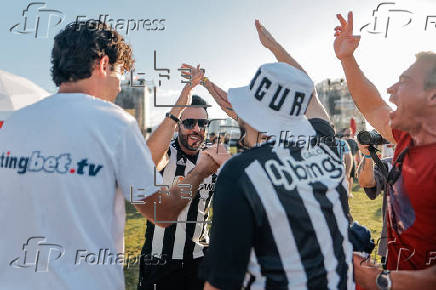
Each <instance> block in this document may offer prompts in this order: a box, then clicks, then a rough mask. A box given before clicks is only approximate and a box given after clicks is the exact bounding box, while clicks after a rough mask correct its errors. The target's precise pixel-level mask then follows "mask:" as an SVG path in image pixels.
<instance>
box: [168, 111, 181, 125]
mask: <svg viewBox="0 0 436 290" xmlns="http://www.w3.org/2000/svg"><path fill="white" fill-rule="evenodd" d="M165 117H167V118H170V119H171V120H173V121H174V122H176V123H179V122H180V119H179V118H177V117H176V116H174V115H173V114H171V113H170V112H168V113H166V114H165Z"/></svg>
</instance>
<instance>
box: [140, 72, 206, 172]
mask: <svg viewBox="0 0 436 290" xmlns="http://www.w3.org/2000/svg"><path fill="white" fill-rule="evenodd" d="M182 67H183V68H188V67H189V68H191V76H192V78H191V84H186V86H185V87H184V88H183V90H182V92H181V93H180V97H179V98H178V99H177V102H176V103H175V105H176V106H175V107H172V108H171V110H170V114H172V115H174V116H175V117H176V118H180V115H181V114H182V111H183V110H184V109H185V107H184V106H186V105H188V104H189V103H190V93H191V90H192V89H193V88H194V87H195V86H197V85H198V84H199V83H200V81H201V79H202V78H203V76H204V73H203V72H202V71H201V70H200V66H199V65H198V66H197V68H194V67H191V66H188V65H186V64H183V65H182ZM176 125H177V123H176V122H175V121H174V120H173V119H171V118H164V120H163V121H162V123H160V125H159V127H158V128H157V129H156V130H155V131H154V132H153V133H152V134H151V136H150V137H149V138H148V140H147V146H148V148H149V149H150V152H151V156H152V159H153V162H154V164H155V165H156V167H157V168H158V170H159V169H160V168H162V167H164V166H165V165H166V162H167V158H166V152H167V150H168V147H169V146H170V142H171V139H172V138H173V135H174V130H175V128H176Z"/></svg>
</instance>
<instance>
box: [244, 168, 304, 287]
mask: <svg viewBox="0 0 436 290" xmlns="http://www.w3.org/2000/svg"><path fill="white" fill-rule="evenodd" d="M245 173H246V174H247V175H248V177H249V178H250V181H251V183H252V184H253V186H254V188H255V189H256V192H257V194H258V195H259V197H260V199H261V201H262V204H263V207H264V208H265V212H266V215H267V218H268V222H269V224H270V225H271V231H272V234H273V237H274V241H275V242H276V245H277V250H278V252H279V255H280V258H281V260H282V263H283V268H284V270H285V273H286V276H287V278H288V281H289V285H290V286H292V287H303V288H304V287H305V286H306V283H307V276H306V272H305V270H304V267H303V264H302V262H301V256H300V253H299V251H298V248H297V245H296V242H295V238H294V235H293V233H292V231H291V228H290V226H289V222H288V218H287V215H286V211H285V210H284V208H283V206H282V204H281V202H280V200H279V199H278V196H277V192H276V191H275V190H274V187H273V186H272V184H271V181H270V180H269V179H268V176H267V174H266V172H265V170H263V168H262V165H261V164H260V163H259V161H257V160H256V161H254V162H252V163H251V164H250V165H249V166H248V167H247V168H245Z"/></svg>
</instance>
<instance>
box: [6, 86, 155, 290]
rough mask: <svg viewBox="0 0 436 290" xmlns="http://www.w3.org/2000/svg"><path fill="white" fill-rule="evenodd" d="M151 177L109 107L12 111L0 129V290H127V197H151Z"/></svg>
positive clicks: (139, 143)
mask: <svg viewBox="0 0 436 290" xmlns="http://www.w3.org/2000/svg"><path fill="white" fill-rule="evenodd" d="M154 178H155V177H154V164H153V161H152V159H151V154H150V152H149V150H148V148H147V146H146V143H145V140H144V138H143V136H142V135H141V133H140V130H139V128H138V126H137V124H136V121H135V119H134V118H133V117H132V116H130V115H129V114H128V113H126V112H124V111H123V110H122V109H121V108H120V107H118V106H116V105H114V104H112V103H109V102H106V101H102V100H99V99H96V98H94V97H92V96H89V95H85V94H55V95H53V96H50V97H48V98H46V99H44V100H42V101H40V102H38V103H36V104H34V105H31V106H28V107H25V108H23V109H22V110H20V111H17V112H16V113H14V114H13V115H12V116H11V117H10V119H8V120H7V122H5V124H4V125H3V128H2V129H1V130H0V230H1V238H0V289H41V290H42V289H44V290H46V289H80V290H82V289H105V290H106V289H124V278H123V272H122V269H123V267H122V264H123V258H124V259H125V258H127V256H123V253H122V251H123V229H124V221H125V210H124V198H126V199H127V200H130V195H131V192H132V193H133V200H135V201H138V200H141V199H143V198H144V197H146V196H149V195H151V194H153V193H155V192H156V191H157V190H158V189H159V187H157V186H155V184H162V180H161V176H160V174H156V180H154ZM131 189H132V191H131ZM123 195H124V198H123Z"/></svg>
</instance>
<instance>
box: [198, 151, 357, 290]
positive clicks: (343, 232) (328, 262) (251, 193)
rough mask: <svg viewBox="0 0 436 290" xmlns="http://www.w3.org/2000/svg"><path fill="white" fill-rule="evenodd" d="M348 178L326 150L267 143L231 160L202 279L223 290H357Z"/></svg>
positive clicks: (220, 187)
mask: <svg viewBox="0 0 436 290" xmlns="http://www.w3.org/2000/svg"><path fill="white" fill-rule="evenodd" d="M344 172H345V170H344V166H343V164H342V162H341V160H340V158H339V157H338V154H337V151H336V149H335V148H332V147H330V146H327V145H326V144H318V145H315V146H311V147H309V148H303V149H296V148H295V147H294V148H283V147H274V146H273V145H271V144H264V145H262V146H259V147H255V148H252V149H250V150H248V151H246V152H243V153H241V154H239V155H236V156H234V157H233V158H232V159H230V160H229V161H227V163H226V164H225V166H224V167H223V169H222V170H221V172H220V174H219V176H218V180H217V184H216V191H215V196H214V205H213V219H212V229H211V242H210V248H209V250H208V254H207V256H206V261H205V263H204V265H203V266H204V267H203V268H201V270H200V271H201V272H200V273H201V277H202V279H204V280H207V281H209V282H210V283H211V284H212V285H213V286H215V287H218V288H220V289H241V287H245V288H246V289H354V282H353V269H352V244H351V243H350V242H349V238H348V228H349V222H348V220H347V214H348V208H347V207H346V206H344V204H345V203H344V202H342V201H343V200H344V199H346V197H347V191H346V188H347V183H346V180H345V173H344Z"/></svg>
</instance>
